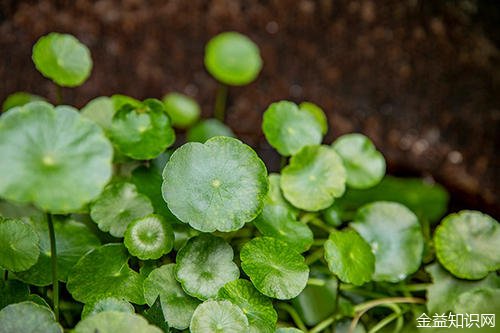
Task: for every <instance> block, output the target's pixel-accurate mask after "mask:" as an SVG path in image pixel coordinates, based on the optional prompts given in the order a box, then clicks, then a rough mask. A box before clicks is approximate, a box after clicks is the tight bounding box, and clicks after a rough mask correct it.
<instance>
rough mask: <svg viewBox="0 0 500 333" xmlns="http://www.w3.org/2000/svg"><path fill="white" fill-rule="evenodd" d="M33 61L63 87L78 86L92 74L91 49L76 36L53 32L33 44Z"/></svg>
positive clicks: (47, 75) (46, 75) (41, 71)
mask: <svg viewBox="0 0 500 333" xmlns="http://www.w3.org/2000/svg"><path fill="white" fill-rule="evenodd" d="M32 59H33V62H34V63H35V67H36V69H38V70H39V71H40V73H42V74H43V76H45V77H46V78H49V79H51V80H52V81H54V82H55V83H57V84H58V85H60V86H63V87H76V86H79V85H81V84H83V82H85V80H87V78H88V77H89V76H90V72H91V71H92V58H91V57H90V51H89V49H88V48H87V47H86V46H85V45H84V44H82V43H80V42H79V41H78V39H76V38H75V37H74V36H72V35H68V34H59V33H56V32H52V33H50V34H48V35H45V36H42V37H40V39H39V40H38V41H37V42H36V43H35V45H34V46H33V55H32Z"/></svg>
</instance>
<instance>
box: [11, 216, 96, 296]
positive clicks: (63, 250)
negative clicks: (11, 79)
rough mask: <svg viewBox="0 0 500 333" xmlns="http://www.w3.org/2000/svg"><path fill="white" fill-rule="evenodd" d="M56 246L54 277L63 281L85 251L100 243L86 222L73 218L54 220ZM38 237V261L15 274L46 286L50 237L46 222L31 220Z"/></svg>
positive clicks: (49, 268)
mask: <svg viewBox="0 0 500 333" xmlns="http://www.w3.org/2000/svg"><path fill="white" fill-rule="evenodd" d="M53 223H54V232H55V236H56V248H57V278H58V280H59V281H63V282H66V280H67V279H68V274H69V271H70V270H71V269H72V268H73V266H74V265H75V264H76V262H77V261H78V260H79V259H80V258H81V257H82V256H83V255H84V254H85V253H87V252H88V251H90V250H93V249H94V248H96V247H98V246H99V245H100V242H99V239H98V238H97V237H96V236H95V235H94V234H93V233H92V232H91V231H90V230H89V229H88V228H87V226H86V225H84V224H83V223H80V222H76V221H73V220H62V219H54V221H53ZM31 224H32V226H33V228H34V230H35V231H36V233H37V235H38V238H39V239H40V244H39V247H40V257H39V258H38V261H37V263H36V264H35V265H34V266H32V267H31V268H29V269H28V270H26V271H23V272H18V273H16V276H17V277H18V278H19V279H20V280H22V281H24V282H26V283H29V284H34V285H36V286H48V285H49V284H51V283H52V271H51V253H50V239H49V230H48V226H47V223H46V222H45V221H43V223H40V222H38V221H32V222H31Z"/></svg>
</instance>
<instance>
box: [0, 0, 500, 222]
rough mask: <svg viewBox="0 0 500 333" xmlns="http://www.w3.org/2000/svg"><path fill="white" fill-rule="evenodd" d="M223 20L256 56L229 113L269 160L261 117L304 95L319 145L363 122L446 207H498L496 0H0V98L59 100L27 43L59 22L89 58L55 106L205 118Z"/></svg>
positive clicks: (400, 166) (402, 169) (499, 8)
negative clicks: (430, 184) (142, 104)
mask: <svg viewBox="0 0 500 333" xmlns="http://www.w3.org/2000/svg"><path fill="white" fill-rule="evenodd" d="M227 30H235V31H239V32H242V33H244V34H246V35H248V36H249V37H250V38H251V39H252V40H253V41H254V42H256V43H257V44H258V45H259V47H260V50H261V53H262V57H263V59H264V68H263V71H262V72H261V74H260V76H259V78H258V79H257V80H256V81H255V82H254V83H252V84H251V85H249V86H244V87H240V88H230V90H229V100H228V115H227V123H228V125H229V126H230V127H231V128H232V129H233V130H234V132H235V133H236V134H237V135H238V136H239V137H240V138H241V139H242V140H243V141H245V142H246V143H248V144H250V145H252V146H253V147H254V148H255V149H257V151H258V153H259V154H260V156H261V157H262V158H263V159H264V160H265V162H266V164H267V165H268V167H269V168H270V170H277V169H278V168H279V156H278V155H277V153H275V152H274V151H273V149H272V148H271V147H270V146H269V145H268V144H267V143H266V142H265V139H264V136H263V134H262V131H261V129H260V123H261V120H262V113H263V112H264V110H265V109H266V107H267V106H268V105H269V104H270V103H271V102H273V101H277V100H281V99H289V100H292V101H295V102H302V101H312V102H314V103H317V104H318V105H320V106H321V107H322V108H323V109H324V110H325V112H326V113H327V115H328V118H329V123H330V131H329V133H328V135H327V137H326V139H325V143H328V144H329V143H330V142H331V141H333V139H334V138H336V137H338V136H339V135H341V134H345V133H348V132H353V131H360V132H362V133H364V134H366V135H368V136H369V137H370V138H372V140H373V141H374V142H375V144H376V145H377V146H378V148H379V149H380V150H381V151H382V152H383V153H384V155H385V156H386V159H387V162H388V168H389V172H390V173H392V174H395V175H404V176H423V177H427V178H428V179H431V180H432V179H434V180H435V181H437V182H439V183H441V184H443V185H444V186H446V187H447V188H448V189H449V190H450V192H451V194H452V209H460V208H462V209H463V208H471V209H480V210H483V211H485V212H488V213H490V214H492V215H493V216H496V217H497V218H498V217H499V215H500V214H499V212H500V203H499V198H498V195H497V194H498V191H499V188H500V181H499V179H498V171H499V170H500V158H499V153H500V148H499V146H500V135H499V133H500V131H499V130H500V53H499V47H500V4H499V2H498V1H497V0H476V1H474V0H460V1H458V0H457V1H422V0H406V1H402V0H397V1H396V0H394V1H391V0H377V1H375V0H358V1H339V0H316V1H312V0H294V1H292V0H189V1H186V0H170V1H167V0H150V1H147V0H99V1H87V0H67V1H64V0H60V1H55V0H53V1H49V0H41V1H24V0H18V1H16V0H1V1H0V78H1V79H0V100H2V101H3V100H4V99H5V98H6V97H7V96H8V95H9V94H11V93H13V92H16V91H27V92H30V93H34V94H39V95H42V96H47V97H48V98H49V100H52V101H54V100H55V97H56V96H55V95H56V91H55V88H54V86H53V84H52V83H51V82H50V81H49V80H46V79H44V78H43V77H42V76H41V74H39V73H38V72H37V71H36V70H35V68H34V66H33V64H32V61H31V47H32V45H33V44H34V42H35V41H36V40H37V39H38V38H39V37H40V36H41V35H44V34H46V33H48V32H52V31H57V32H65V33H71V34H74V35H75V36H77V38H78V39H80V40H81V41H82V42H83V43H85V44H86V45H87V46H88V47H89V48H90V50H91V52H92V58H93V60H94V69H93V72H92V75H91V77H90V79H89V80H88V81H87V82H86V83H85V84H84V85H83V86H82V87H79V88H77V89H67V88H66V89H64V90H63V95H64V102H65V103H67V104H72V105H75V106H77V107H82V106H84V105H85V104H86V103H87V102H88V101H89V100H91V99H92V98H95V97H97V96H109V95H112V94H116V93H121V94H127V95H130V96H133V97H136V98H140V99H144V98H147V97H156V98H161V97H162V96H163V95H164V94H165V93H167V92H171V91H179V92H183V93H185V94H188V95H190V96H193V97H194V98H196V99H197V100H198V102H199V103H200V104H201V106H202V110H203V115H204V117H209V116H211V115H212V112H213V104H214V99H215V91H216V85H217V84H216V82H215V80H214V79H213V78H211V77H210V75H209V74H208V73H207V72H206V71H205V69H204V67H203V53H204V45H205V43H206V42H207V41H208V40H209V39H210V38H211V37H212V36H214V35H215V34H217V33H219V32H222V31H227Z"/></svg>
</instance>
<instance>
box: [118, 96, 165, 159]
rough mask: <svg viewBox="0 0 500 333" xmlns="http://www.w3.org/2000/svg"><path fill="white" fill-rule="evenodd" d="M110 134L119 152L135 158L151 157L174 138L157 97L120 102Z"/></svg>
mask: <svg viewBox="0 0 500 333" xmlns="http://www.w3.org/2000/svg"><path fill="white" fill-rule="evenodd" d="M109 134H110V137H111V141H113V143H114V144H115V145H116V147H117V148H118V150H119V151H120V152H121V153H123V154H124V155H126V156H128V157H131V158H133V159H136V160H150V159H153V158H155V157H156V156H158V155H159V154H160V153H162V152H163V151H164V150H165V149H166V148H167V147H169V146H171V145H172V144H173V143H174V141H175V132H174V130H173V128H172V127H171V124H170V119H169V117H168V115H167V114H166V113H165V109H164V106H163V103H162V102H160V101H159V100H156V99H147V100H145V101H144V102H142V103H141V104H140V105H139V106H133V105H131V104H125V105H124V106H122V107H121V108H120V109H119V110H118V111H117V112H116V113H115V115H114V116H113V119H112V121H111V127H110V128H109Z"/></svg>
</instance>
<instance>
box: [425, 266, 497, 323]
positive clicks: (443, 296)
mask: <svg viewBox="0 0 500 333" xmlns="http://www.w3.org/2000/svg"><path fill="white" fill-rule="evenodd" d="M425 270H426V271H427V272H428V273H429V274H430V275H431V277H432V284H431V285H430V286H429V288H428V289H427V309H428V310H429V312H430V313H448V312H450V311H454V312H455V311H456V310H457V309H456V308H455V307H456V305H457V304H458V301H459V297H460V296H461V295H463V294H464V293H468V292H474V291H476V290H482V289H485V288H493V289H497V290H498V289H499V288H500V277H498V276H497V274H496V273H490V274H488V275H487V276H486V278H484V279H482V280H477V281H467V280H460V279H457V278H455V277H454V276H453V275H451V274H450V273H448V272H447V271H446V270H444V269H443V268H442V267H441V265H439V264H438V263H434V264H432V265H429V266H427V267H426V268H425ZM462 300H463V299H462ZM460 313H462V312H460ZM465 313H474V312H468V311H467V312H465Z"/></svg>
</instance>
